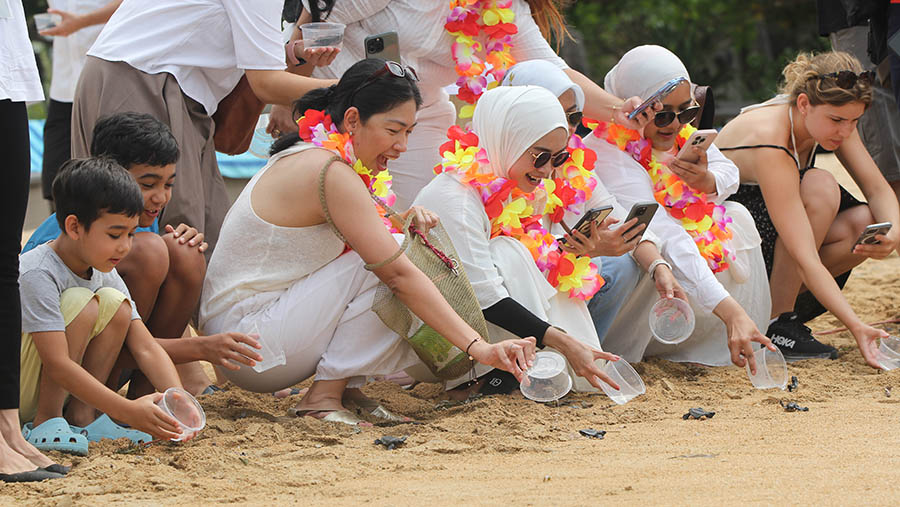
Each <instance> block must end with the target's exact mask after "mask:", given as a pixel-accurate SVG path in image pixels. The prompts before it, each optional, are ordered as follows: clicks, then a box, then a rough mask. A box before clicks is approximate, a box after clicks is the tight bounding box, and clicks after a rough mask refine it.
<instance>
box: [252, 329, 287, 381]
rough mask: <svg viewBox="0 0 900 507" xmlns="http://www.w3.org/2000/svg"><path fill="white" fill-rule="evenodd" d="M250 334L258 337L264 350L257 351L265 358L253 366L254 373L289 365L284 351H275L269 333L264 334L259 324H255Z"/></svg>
mask: <svg viewBox="0 0 900 507" xmlns="http://www.w3.org/2000/svg"><path fill="white" fill-rule="evenodd" d="M250 334H255V335H256V336H257V340H259V345H260V346H261V347H262V348H261V349H258V350H256V352H257V353H259V355H261V356H262V358H263V359H262V361H256V364H255V365H253V366H252V368H253V371H255V372H256V373H262V372H264V371H266V370H271V369H272V368H274V367H276V366H281V365H284V364H287V360H286V359H285V357H284V350H275V347H273V346H272V345H271V344H270V343H269V342H270V340H269V337H268V335H267V333H264V332H263V330H262V329H260V326H259V323H255V324H253V328H252V329H250ZM251 350H253V349H251Z"/></svg>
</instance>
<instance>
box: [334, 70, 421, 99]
mask: <svg viewBox="0 0 900 507" xmlns="http://www.w3.org/2000/svg"><path fill="white" fill-rule="evenodd" d="M385 74H390V75H392V76H394V77H396V78H401V79H402V78H405V77H409V78H410V79H412V80H413V81H418V80H419V75H418V74H416V70H415V69H413V68H412V67H407V66H404V65H400V64H399V63H397V62H395V61H392V60H388V61H386V62H384V67H382V68H380V69H378V70H376V71H375V73H374V74H372V75H371V76H369V77H368V78H366V80H365V81H363V83H362V84H361V85H359V86H357V87H356V89H355V90H353V95H351V96H350V102H351V103H353V99H355V98H356V94H357V93H359V92H360V90H362V89H363V88H365V87H367V86H369V85H370V84H372V83H374V82H375V80H377V79H378V78H380V77H381V76H383V75H385Z"/></svg>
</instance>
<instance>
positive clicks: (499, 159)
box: [410, 86, 618, 393]
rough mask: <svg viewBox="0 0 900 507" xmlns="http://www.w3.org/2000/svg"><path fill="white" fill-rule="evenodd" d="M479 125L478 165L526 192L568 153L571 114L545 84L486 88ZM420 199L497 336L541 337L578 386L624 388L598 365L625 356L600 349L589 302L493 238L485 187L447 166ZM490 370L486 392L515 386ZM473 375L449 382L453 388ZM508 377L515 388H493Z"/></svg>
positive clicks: (478, 371) (521, 249)
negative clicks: (568, 117)
mask: <svg viewBox="0 0 900 507" xmlns="http://www.w3.org/2000/svg"><path fill="white" fill-rule="evenodd" d="M472 125H473V131H474V133H475V134H476V135H477V136H478V139H479V146H480V147H481V148H484V150H485V151H486V153H487V158H488V161H484V162H483V163H482V164H481V165H480V167H479V171H478V172H479V173H482V174H488V175H494V176H497V177H500V178H505V179H508V180H510V181H513V182H515V185H516V186H517V188H518V189H519V190H521V191H523V192H526V193H527V192H533V191H535V189H536V188H537V187H538V185H539V184H540V182H541V180H542V179H544V178H546V177H548V176H550V174H551V173H552V171H553V169H554V165H555V166H560V165H562V163H564V162H565V160H566V159H567V156H568V152H567V151H566V142H567V140H568V134H569V132H568V130H567V125H566V115H565V113H564V112H563V108H562V107H561V106H560V103H559V101H558V100H557V99H556V97H555V96H554V95H553V94H552V93H550V92H549V91H547V90H545V89H544V88H540V87H536V86H521V87H505V86H501V87H498V88H495V89H493V90H490V91H488V92H486V93H485V94H484V95H483V96H482V97H481V100H479V102H478V105H477V107H476V108H475V116H474V118H473V122H472ZM506 200H507V201H508V200H510V199H508V198H507V199H506ZM415 203H416V204H418V205H421V206H427V207H428V209H430V210H432V211H433V212H435V213H437V214H438V216H439V217H441V223H442V224H443V225H444V228H445V229H446V231H447V233H448V234H449V235H450V239H451V240H452V241H453V245H454V247H455V248H456V251H457V253H458V254H459V258H460V260H461V261H462V263H463V266H464V267H465V270H466V274H467V275H468V276H469V280H470V281H471V283H472V287H473V289H474V290H475V295H476V296H477V297H478V301H479V303H480V304H481V308H482V310H483V312H484V315H485V318H486V319H487V321H488V327H489V329H490V333H491V341H492V342H494V343H496V342H497V341H499V340H506V339H510V338H516V337H517V336H519V337H523V336H534V337H535V338H537V340H538V346H539V347H540V346H550V347H553V348H555V349H556V350H558V351H559V352H561V353H562V354H563V355H564V356H565V357H566V359H567V361H568V364H569V370H570V371H569V374H570V375H571V376H572V377H573V381H574V387H575V389H576V390H580V391H591V390H595V389H596V388H599V387H600V382H601V381H602V382H606V383H608V384H610V385H612V386H613V387H616V388H617V387H618V386H616V385H615V384H614V383H612V382H611V381H610V380H609V378H608V377H607V376H606V375H605V374H604V373H603V372H602V371H601V369H600V368H599V366H598V365H597V364H595V361H597V360H598V359H607V360H618V357H617V356H614V355H612V354H608V353H605V352H602V351H601V350H600V342H599V340H598V338H597V333H596V331H595V330H594V326H593V323H592V322H591V316H590V313H589V312H588V309H587V305H586V304H585V303H584V301H582V300H580V299H571V298H569V296H568V294H566V293H562V292H560V291H558V290H557V288H556V287H554V286H552V285H551V284H550V283H549V282H548V281H547V278H545V276H544V275H543V274H542V273H541V271H540V270H539V269H538V267H537V265H536V264H535V260H534V258H533V257H532V255H531V253H530V252H529V250H528V249H527V248H526V247H525V246H524V245H523V244H522V243H521V242H520V241H519V240H517V239H515V238H513V237H510V236H504V235H499V236H496V237H494V238H492V237H491V236H492V234H491V230H492V223H491V220H490V219H489V218H488V214H487V211H486V209H485V204H484V203H483V201H482V196H481V194H480V192H479V190H478V189H476V188H475V187H474V186H472V185H470V184H468V183H466V182H464V181H463V180H462V179H461V175H460V174H459V173H458V172H456V171H450V172H444V173H442V174H440V175H438V176H436V177H435V178H434V179H433V180H432V181H431V183H429V184H428V185H427V186H425V188H423V189H422V191H421V192H419V194H418V196H417V197H416V200H415ZM504 204H505V203H504ZM557 326H558V327H557ZM563 329H565V330H566V331H563ZM488 370H489V368H485V367H481V366H480V365H478V366H476V367H475V372H474V375H475V376H478V377H482V378H485V377H487V378H486V379H485V380H487V382H485V384H484V386H483V387H482V388H481V392H483V393H484V392H488V393H492V392H509V391H511V390H512V389H514V388H515V387H516V385H514V384H512V383H511V382H505V380H504V379H503V378H499V377H496V376H494V377H491V375H494V373H493V372H490V373H489V371H488ZM410 373H411V374H412V375H414V376H416V374H415V373H413V372H410ZM486 374H488V375H486ZM468 378H470V377H469V376H467V378H464V379H459V380H457V381H455V382H448V384H447V387H448V388H452V387H455V386H457V385H459V384H461V383H463V382H464V381H465V380H468ZM504 383H505V386H508V387H500V388H499V389H491V388H496V387H497V386H498V385H501V386H503V385H504ZM486 389H487V391H486Z"/></svg>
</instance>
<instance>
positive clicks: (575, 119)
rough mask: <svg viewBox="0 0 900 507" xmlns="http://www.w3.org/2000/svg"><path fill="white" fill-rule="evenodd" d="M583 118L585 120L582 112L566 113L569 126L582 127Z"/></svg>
mask: <svg viewBox="0 0 900 507" xmlns="http://www.w3.org/2000/svg"><path fill="white" fill-rule="evenodd" d="M582 118H584V113H583V112H581V111H572V112H571V113H566V120H567V121H568V122H569V125H571V126H573V127H577V126H579V125H581V119H582Z"/></svg>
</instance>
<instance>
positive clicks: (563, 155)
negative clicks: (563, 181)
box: [528, 150, 569, 169]
mask: <svg viewBox="0 0 900 507" xmlns="http://www.w3.org/2000/svg"><path fill="white" fill-rule="evenodd" d="M528 153H529V154H530V155H531V156H532V157H534V168H535V169H540V168H541V167H544V166H545V165H547V162H550V163H551V164H552V165H553V167H554V168H556V167H559V166H561V165H563V164H565V163H566V160H569V152H568V151H567V150H563V151H560V152H558V153H555V154H551V153H550V152H549V151H540V152H539V153H538V154H537V155H535V154H534V153H533V152H532V151H531V150H529V151H528Z"/></svg>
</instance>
